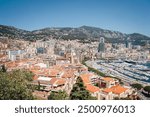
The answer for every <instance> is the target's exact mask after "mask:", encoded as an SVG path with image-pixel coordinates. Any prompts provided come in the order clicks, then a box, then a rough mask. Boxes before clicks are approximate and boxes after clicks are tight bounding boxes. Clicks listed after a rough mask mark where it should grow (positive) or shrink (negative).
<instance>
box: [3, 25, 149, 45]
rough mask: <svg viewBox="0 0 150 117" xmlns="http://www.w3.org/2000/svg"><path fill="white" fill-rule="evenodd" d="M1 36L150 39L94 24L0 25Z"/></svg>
mask: <svg viewBox="0 0 150 117" xmlns="http://www.w3.org/2000/svg"><path fill="white" fill-rule="evenodd" d="M0 36H1V37H8V38H11V39H25V40H38V39H42V38H48V37H53V38H56V39H60V38H62V39H66V40H68V39H69V40H73V39H79V40H82V41H83V40H99V38H100V37H104V38H106V41H108V42H112V43H117V42H124V41H125V40H128V41H131V42H133V43H135V44H142V43H143V42H146V41H150V37H148V36H146V35H143V34H140V33H132V34H126V33H122V32H119V31H112V30H108V29H102V28H98V27H93V26H85V25H83V26H80V27H77V28H72V27H46V28H42V29H38V30H33V31H27V30H24V29H19V28H16V27H14V26H6V25H0Z"/></svg>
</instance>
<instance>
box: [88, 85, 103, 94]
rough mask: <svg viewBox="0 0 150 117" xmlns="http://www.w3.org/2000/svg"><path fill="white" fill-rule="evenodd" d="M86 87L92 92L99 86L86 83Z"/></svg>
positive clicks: (98, 89)
mask: <svg viewBox="0 0 150 117" xmlns="http://www.w3.org/2000/svg"><path fill="white" fill-rule="evenodd" d="M86 89H87V90H88V91H90V92H92V93H94V92H97V91H100V88H99V87H96V86H93V85H90V84H89V85H86Z"/></svg>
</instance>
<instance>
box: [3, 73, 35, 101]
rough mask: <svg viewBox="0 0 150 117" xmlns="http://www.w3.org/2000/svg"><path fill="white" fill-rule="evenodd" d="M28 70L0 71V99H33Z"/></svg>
mask: <svg viewBox="0 0 150 117" xmlns="http://www.w3.org/2000/svg"><path fill="white" fill-rule="evenodd" d="M28 75H29V72H28V71H24V70H16V71H12V72H1V73H0V99H1V100H27V99H33V96H32V87H31V85H30V84H29V82H30V80H31V79H32V78H31V76H32V75H30V78H28Z"/></svg>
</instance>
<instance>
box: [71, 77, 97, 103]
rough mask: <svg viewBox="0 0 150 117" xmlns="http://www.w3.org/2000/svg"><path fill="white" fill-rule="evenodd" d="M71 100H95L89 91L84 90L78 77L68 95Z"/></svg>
mask: <svg viewBox="0 0 150 117" xmlns="http://www.w3.org/2000/svg"><path fill="white" fill-rule="evenodd" d="M70 99H71V100H95V99H96V98H95V97H92V96H91V94H90V93H89V91H87V90H86V89H85V86H84V84H83V81H82V79H81V78H80V77H79V78H78V79H77V82H76V84H74V86H73V89H72V91H71V93H70Z"/></svg>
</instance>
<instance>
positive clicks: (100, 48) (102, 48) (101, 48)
mask: <svg viewBox="0 0 150 117" xmlns="http://www.w3.org/2000/svg"><path fill="white" fill-rule="evenodd" d="M104 51H105V39H104V37H101V38H100V40H99V45H98V52H104Z"/></svg>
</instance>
